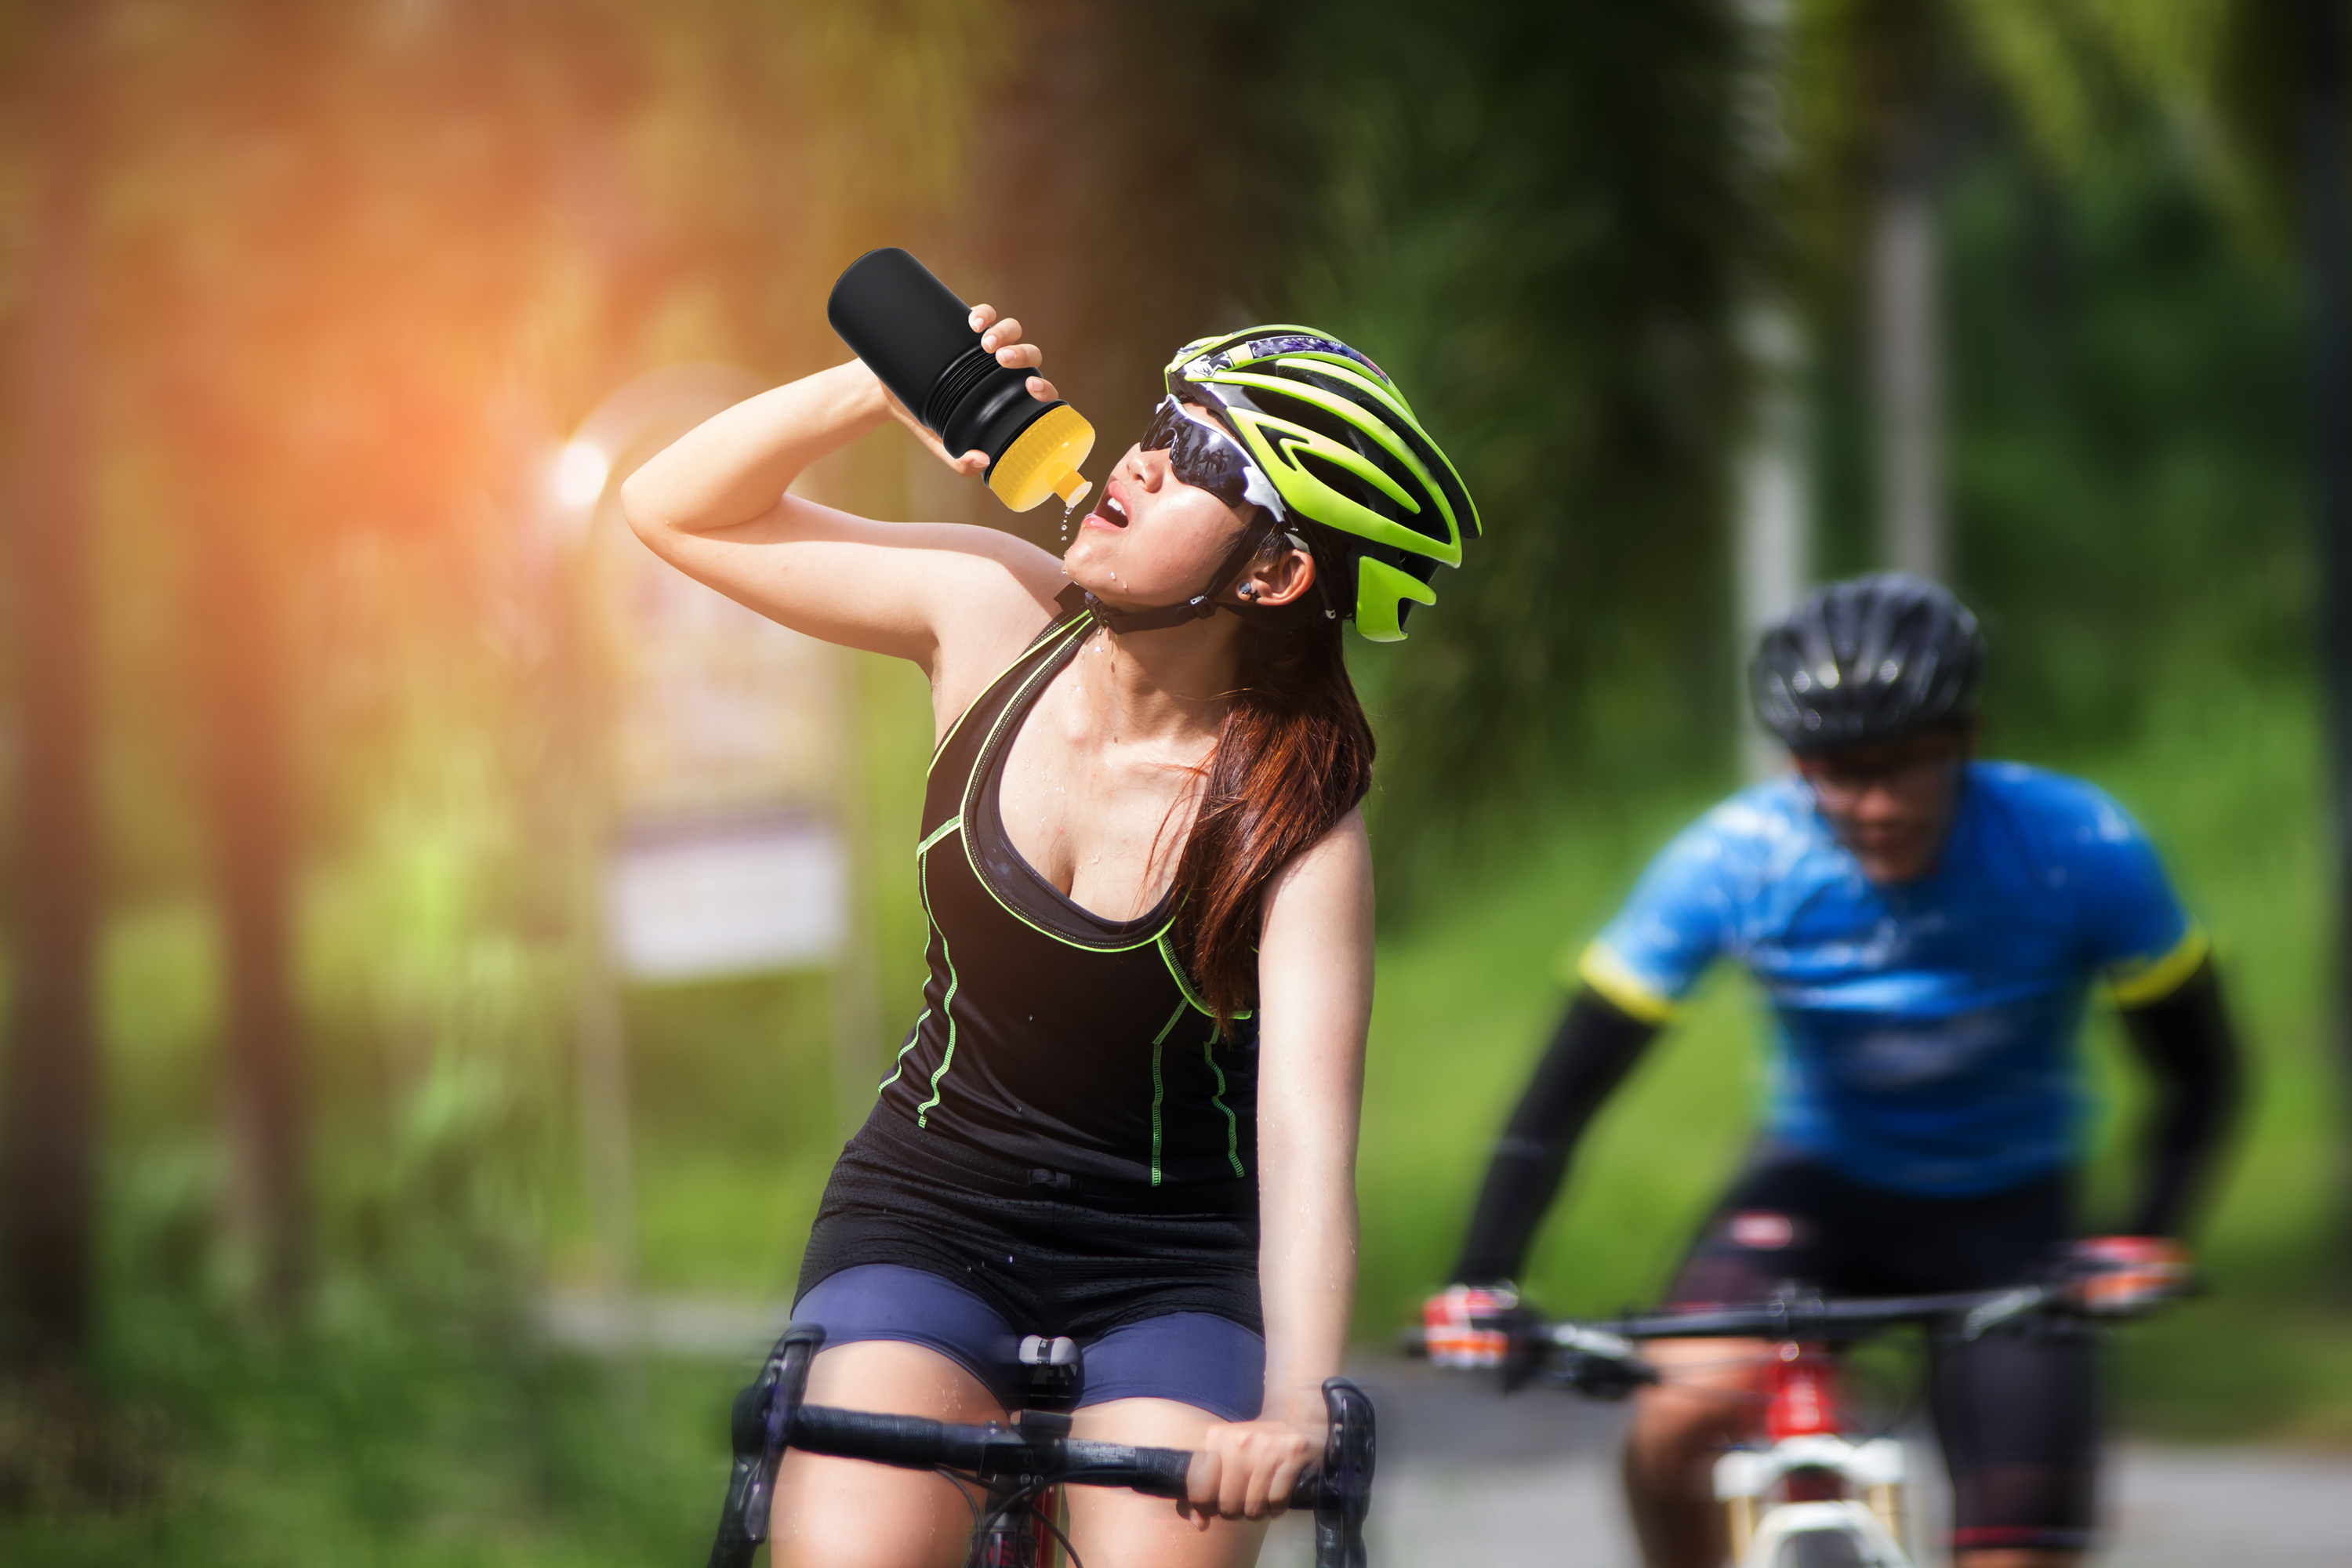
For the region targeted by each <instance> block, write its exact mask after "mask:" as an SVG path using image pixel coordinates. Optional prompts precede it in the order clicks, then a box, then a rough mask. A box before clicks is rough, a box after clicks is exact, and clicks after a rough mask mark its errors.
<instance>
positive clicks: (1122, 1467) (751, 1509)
mask: <svg viewBox="0 0 2352 1568" xmlns="http://www.w3.org/2000/svg"><path fill="white" fill-rule="evenodd" d="M823 1345H824V1330H823V1329H821V1328H818V1327H816V1326H814V1325H813V1324H811V1325H805V1326H803V1325H797V1324H796V1325H794V1326H793V1328H791V1329H789V1330H787V1331H785V1333H784V1337H783V1338H782V1339H781V1340H779V1341H777V1342H776V1348H775V1349H774V1350H773V1351H772V1352H770V1354H769V1357H768V1361H767V1364H766V1365H765V1366H764V1367H763V1368H762V1369H761V1375H760V1378H759V1380H758V1381H757V1382H755V1383H753V1384H751V1387H749V1388H747V1389H745V1390H744V1391H743V1392H742V1393H741V1394H739V1395H738V1396H737V1397H736V1401H735V1419H734V1436H735V1465H734V1473H733V1476H732V1478H731V1479H730V1485H729V1487H728V1489H727V1501H726V1504H725V1507H724V1508H723V1510H721V1512H720V1514H719V1535H718V1539H717V1540H716V1541H715V1542H712V1544H711V1549H710V1568H749V1564H750V1563H751V1552H752V1549H753V1548H754V1547H756V1546H757V1545H758V1544H759V1543H760V1542H762V1541H764V1540H766V1539H767V1535H768V1510H769V1508H770V1505H771V1503H772V1499H773V1496H774V1489H775V1478H776V1466H777V1464H778V1463H779V1461H781V1459H782V1457H783V1450H784V1449H785V1448H787V1447H791V1448H798V1449H800V1450H801V1451H802V1452H803V1453H809V1454H829V1455H833V1456H835V1457H837V1458H848V1459H865V1460H867V1461H869V1462H871V1463H875V1464H882V1465H891V1466H896V1467H898V1468H902V1469H913V1470H938V1469H949V1470H956V1471H961V1472H962V1473H963V1474H966V1475H969V1476H972V1477H974V1478H976V1479H979V1480H982V1481H983V1482H1000V1483H1001V1482H1011V1483H1013V1484H1014V1485H1016V1486H1020V1487H1031V1486H1050V1485H1055V1484H1058V1483H1064V1482H1069V1483H1075V1484H1076V1485H1080V1486H1101V1487H1124V1488H1126V1489H1129V1490H1130V1491H1137V1492H1141V1493H1143V1494H1145V1495H1146V1496H1149V1497H1163V1498H1175V1499H1178V1500H1181V1499H1182V1498H1183V1497H1184V1495H1185V1483H1186V1479H1187V1477H1188V1476H1189V1474H1190V1472H1191V1470H1192V1453H1191V1452H1190V1451H1189V1450H1186V1449H1182V1448H1141V1447H1129V1446H1128V1445H1126V1444H1123V1443H1097V1442H1088V1441H1085V1440H1082V1439H1078V1438H1074V1437H1070V1436H1066V1435H1065V1433H1066V1426H1067V1423H1066V1421H1055V1420H1039V1419H1037V1418H1035V1417H1034V1416H1032V1417H1031V1419H1030V1421H1029V1422H1028V1424H1027V1425H1026V1426H997V1425H993V1424H992V1425H989V1426H958V1425H954V1424H952V1423H949V1422H945V1421H933V1420H931V1419H929V1417H926V1416H920V1415H882V1414H879V1413H876V1412H871V1411H864V1410H839V1409H835V1408H832V1407H830V1406H827V1405H805V1404H803V1403H802V1401H801V1394H802V1391H803V1389H804V1388H805V1387H806V1386H807V1384H808V1365H809V1362H810V1361H811V1360H812V1359H814V1356H815V1354H816V1352H817V1350H818V1349H819V1348H820V1347H822V1346H823ZM1323 1401H1324V1405H1325V1408H1326V1410H1327V1412H1328V1415H1329V1419H1330V1428H1329V1435H1328V1437H1327V1438H1326V1440H1325V1443H1324V1449H1323V1460H1322V1467H1321V1468H1320V1469H1319V1470H1318V1471H1316V1472H1313V1473H1310V1474H1308V1475H1305V1476H1302V1477H1300V1478H1299V1480H1298V1484H1297V1487H1295V1488H1293V1489H1292V1491H1291V1497H1290V1500H1291V1505H1292V1506H1293V1507H1295V1508H1307V1509H1312V1510H1315V1563H1316V1568H1364V1539H1363V1521H1364V1514H1365V1511H1366V1510H1367V1509H1368V1508H1369V1507H1370V1501H1371V1486H1372V1463H1373V1458H1374V1443H1373V1429H1372V1403H1371V1401H1370V1399H1369V1398H1367V1397H1366V1396H1365V1394H1364V1392H1363V1390H1361V1389H1360V1388H1358V1387H1357V1386H1356V1385H1355V1384H1352V1383H1350V1382H1349V1381H1348V1380H1347V1379H1346V1378H1344V1377H1335V1378H1332V1379H1330V1380H1328V1382H1326V1383H1325V1384H1323Z"/></svg>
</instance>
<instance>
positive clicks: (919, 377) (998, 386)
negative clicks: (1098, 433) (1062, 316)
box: [824, 246, 1095, 511]
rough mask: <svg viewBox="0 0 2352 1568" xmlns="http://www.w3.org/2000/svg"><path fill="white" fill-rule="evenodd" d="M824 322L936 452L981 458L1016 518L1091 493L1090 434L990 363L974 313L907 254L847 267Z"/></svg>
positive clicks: (887, 250) (1013, 374)
mask: <svg viewBox="0 0 2352 1568" xmlns="http://www.w3.org/2000/svg"><path fill="white" fill-rule="evenodd" d="M824 315H825V320H826V321H830V322H832V323H833V330H834V331H836V332H838V333H840V334H841V341H842V342H845V343H847V344H848V345H849V347H850V349H851V351H852V352H853V353H856V355H857V357H858V358H859V359H862V360H864V361H865V362H866V368H867V369H869V370H871V371H873V373H874V374H876V375H877V376H878V377H880V378H881V382H882V384H883V385H884V386H887V387H888V388H889V389H890V392H891V394H892V395H894V396H896V397H897V398H898V401H899V402H901V403H903V404H905V405H907V409H908V412H909V413H911V414H913V415H914V416H915V417H916V418H917V419H919V420H920V421H922V423H923V426H924V427H925V428H926V429H929V431H930V432H931V433H932V434H933V435H935V436H937V437H939V438H940V445H941V446H943V447H946V448H947V449H948V450H949V451H950V453H952V454H954V455H955V456H957V457H961V456H962V455H963V454H964V453H966V452H970V451H973V450H975V449H977V450H979V451H982V452H986V453H987V454H988V488H989V489H992V490H993V491H995V492H996V499H997V500H1001V501H1003V503H1004V504H1005V505H1006V506H1008V507H1011V508H1012V509H1013V510H1014V511H1027V510H1029V509H1030V508H1031V507H1034V506H1035V505H1036V504H1037V503H1038V502H1040V501H1042V500H1045V498H1046V497H1047V496H1049V495H1057V496H1060V497H1061V498H1062V504H1063V505H1064V506H1065V507H1075V506H1076V505H1077V504H1078V501H1079V500H1080V499H1081V498H1082V497H1084V496H1085V495H1086V493H1087V491H1088V490H1090V489H1093V488H1094V487H1093V485H1092V484H1091V483H1089V482H1088V481H1087V480H1086V479H1082V478H1080V477H1079V475H1078V465H1079V464H1080V463H1083V462H1085V461H1086V460H1087V453H1089V452H1091V451H1093V450H1094V446H1095V427H1094V426H1091V425H1089V424H1087V421H1086V417H1085V416H1083V415H1081V414H1080V413H1079V412H1078V411H1077V410H1076V409H1075V408H1073V407H1071V406H1070V405H1068V404H1066V403H1061V402H1055V403H1040V402H1039V401H1037V399H1035V398H1034V397H1032V396H1030V395H1029V377H1030V376H1031V374H1034V373H1033V372H1030V371H1025V370H1015V369H1013V367H1011V366H1009V365H1002V364H999V363H996V356H995V355H994V354H993V353H990V352H989V351H988V350H986V349H984V348H982V347H981V346H980V334H979V333H978V332H975V331H972V330H971V307H970V306H969V305H966V304H965V303H964V302H963V301H962V300H959V299H957V298H956V296H955V294H954V292H953V290H951V289H949V288H948V286H947V285H946V284H944V283H942V282H940V280H939V279H937V278H935V277H933V276H932V275H931V270H930V268H928V267H925V266H924V265H923V264H922V263H921V262H919V261H918V260H916V259H915V258H913V257H911V256H909V255H908V254H907V253H906V252H905V251H903V250H901V249H899V248H898V247H896V246H884V247H882V248H881V249H879V250H869V251H867V252H866V254H865V255H863V256H861V257H859V258H857V259H856V260H855V261H853V262H851V263H850V264H849V268H848V270H847V271H845V272H844V273H843V274H842V275H841V279H840V281H838V282H836V283H835V284H834V286H833V297H832V298H831V299H830V300H826V301H825V307H824Z"/></svg>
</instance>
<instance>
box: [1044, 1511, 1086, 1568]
mask: <svg viewBox="0 0 2352 1568" xmlns="http://www.w3.org/2000/svg"><path fill="white" fill-rule="evenodd" d="M1037 1522H1038V1523H1040V1524H1042V1525H1044V1526H1045V1528H1046V1529H1047V1530H1050V1531H1053V1532H1054V1539H1055V1540H1056V1541H1058V1542H1061V1543H1062V1550H1063V1551H1064V1552H1068V1553H1069V1555H1070V1568H1087V1564H1086V1561H1085V1560H1084V1559H1083V1558H1081V1557H1080V1556H1079V1555H1078V1549H1077V1548H1076V1547H1075V1546H1073V1545H1071V1544H1070V1538H1069V1537H1068V1536H1067V1535H1065V1534H1064V1533H1062V1527H1061V1526H1060V1525H1058V1524H1055V1522H1054V1521H1052V1520H1051V1519H1048V1518H1047V1517H1046V1516H1045V1510H1043V1509H1040V1510H1037Z"/></svg>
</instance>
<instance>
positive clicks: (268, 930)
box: [191, 441, 309, 1321]
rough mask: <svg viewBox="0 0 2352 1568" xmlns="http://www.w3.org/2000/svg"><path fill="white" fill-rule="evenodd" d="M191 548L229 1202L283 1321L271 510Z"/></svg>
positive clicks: (296, 1258) (293, 1248) (277, 663)
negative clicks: (220, 972)
mask: <svg viewBox="0 0 2352 1568" xmlns="http://www.w3.org/2000/svg"><path fill="white" fill-rule="evenodd" d="M208 445H209V447H210V450H209V451H208V452H207V453H206V457H207V458H209V459H210V461H209V462H208V463H206V464H205V467H204V468H203V469H201V470H200V471H202V472H205V477H206V488H207V489H210V491H211V493H213V494H215V495H218V494H223V493H230V494H233V493H235V487H234V480H235V479H236V478H237V477H238V476H237V475H236V473H235V472H234V471H233V469H234V467H235V463H236V455H237V454H239V453H240V451H241V450H242V448H241V447H239V446H238V445H236V444H235V443H234V442H233V441H214V442H212V443H209V444H208ZM211 515H212V517H213V519H214V526H213V527H212V528H211V529H209V530H208V531H207V532H208V537H206V538H205V539H204V540H203V541H201V542H200V544H199V547H198V548H197V549H196V550H195V551H194V566H193V574H192V580H191V588H192V598H193V608H194V626H193V627H192V635H191V642H192V644H193V646H194V647H195V648H196V649H197V650H198V657H199V660H200V664H199V669H198V675H199V679H200V680H201V681H202V683H203V691H204V709H205V731H206V735H205V741H206V745H207V749H208V755H207V759H206V761H207V763H208V766H207V769H206V772H207V777H206V780H205V784H206V802H205V804H206V806H207V809H208V811H209V814H210V816H211V818H212V839H213V856H214V883H215V897H216V899H217V900H218V905H219V910H220V916H221V923H222V930H223V938H224V942H223V946H224V950H225V951H224V957H225V960H226V968H227V973H226V981H227V1004H228V1005H227V1016H226V1039H225V1040H224V1043H223V1060H222V1068H223V1085H222V1087H223V1090H224V1100H225V1106H224V1110H225V1113H226V1120H227V1131H228V1140H229V1185H228V1194H227V1198H228V1201H227V1214H226V1218H227V1222H228V1228H229V1235H230V1239H231V1242H232V1245H233V1246H234V1247H235V1248H236V1253H237V1257H238V1262H239V1263H240V1265H241V1266H243V1267H244V1268H247V1269H249V1270H250V1271H251V1280H252V1301H253V1305H254V1306H255V1307H256V1308H257V1310H258V1311H259V1313H260V1315H261V1316H262V1317H263V1318H265V1319H267V1320H269V1321H281V1320H283V1319H284V1318H285V1317H286V1316H287V1315H288V1314H289V1313H290V1312H291V1310H293V1308H294V1306H295V1305H296V1303H297V1301H298V1300H299V1295H300V1292H301V1289H302V1285H303V1282H304V1279H305V1278H306V1277H307V1275H308V1272H309V1242H308V1237H309V1226H308V1215H307V1205H306V1201H305V1200H306V1193H305V1189H304V1183H303V1149H302V1145H303V1139H302V1131H303V1127H302V1121H303V1110H304V1106H303V1088H302V1080H303V1074H302V1064H301V1055H300V1042H299V1030H298V1027H297V1025H296V1020H295V1016H294V1007H293V1002H292V996H291V984H290V977H289V969H290V965H289V952H290V948H291V938H292V929H291V920H290V918H289V917H290V903H291V898H290V894H291V884H292V879H293V869H294V832H293V826H294V824H293V793H294V792H293V788H292V777H291V768H292V758H291V756H290V750H291V748H290V746H289V738H288V734H287V701H286V683H285V670H286V668H287V659H286V655H285V651H284V648H283V647H282V642H283V638H282V637H281V635H280V632H281V626H280V614H281V607H280V605H279V604H278V595H277V594H276V592H275V587H276V584H275V583H274V582H273V579H272V574H271V571H270V552H269V549H268V541H267V538H266V530H265V528H264V525H263V524H262V522H261V521H260V520H258V519H257V518H255V517H254V516H252V515H251V514H250V513H249V512H245V511H241V510H237V509H234V508H226V509H219V510H214V511H213V512H212V513H211Z"/></svg>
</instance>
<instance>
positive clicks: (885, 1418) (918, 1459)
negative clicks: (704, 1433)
mask: <svg viewBox="0 0 2352 1568" xmlns="http://www.w3.org/2000/svg"><path fill="white" fill-rule="evenodd" d="M991 1436H992V1433H991V1432H990V1430H989V1428H987V1427H985V1426H950V1425H948V1424H947V1423H946V1422H944V1421H933V1420H930V1419H929V1418H928V1417H925V1416H921V1415H873V1414H870V1413H868V1412H866V1411H863V1410H835V1409H832V1408H830V1407H828V1406H825V1405H802V1406H801V1407H800V1412H799V1414H798V1415H795V1416H794V1417H793V1434H792V1446H793V1447H795V1448H798V1449H801V1450H802V1451H803V1452H804V1453H810V1454H832V1455H835V1456H838V1457H839V1458H845V1459H866V1460H870V1461H871V1462H873V1463H875V1464H877V1465H896V1466H898V1468H900V1469H907V1470H930V1469H937V1468H939V1467H940V1466H941V1465H945V1466H947V1467H948V1468H950V1469H957V1470H979V1469H982V1468H985V1466H986V1463H987V1459H988V1447H989V1439H990V1437H991ZM1016 1440H1017V1439H1016Z"/></svg>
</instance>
